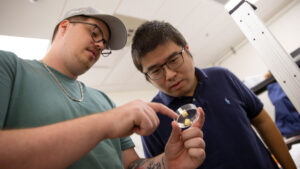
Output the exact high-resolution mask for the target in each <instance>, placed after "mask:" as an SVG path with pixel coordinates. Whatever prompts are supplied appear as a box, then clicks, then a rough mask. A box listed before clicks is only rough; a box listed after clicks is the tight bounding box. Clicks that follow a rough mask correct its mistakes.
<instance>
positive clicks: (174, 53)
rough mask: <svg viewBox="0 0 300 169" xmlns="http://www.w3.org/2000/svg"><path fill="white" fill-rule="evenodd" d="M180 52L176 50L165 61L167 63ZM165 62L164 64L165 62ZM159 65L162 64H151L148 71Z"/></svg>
mask: <svg viewBox="0 0 300 169" xmlns="http://www.w3.org/2000/svg"><path fill="white" fill-rule="evenodd" d="M178 53H179V52H176V51H174V52H173V53H172V54H170V55H169V56H168V57H167V58H166V59H165V62H164V63H166V62H167V61H168V60H170V58H172V57H174V56H175V55H177V54H178ZM164 63H163V64H164ZM159 66H161V65H159V64H155V65H152V66H150V67H148V68H147V71H146V72H149V71H151V70H152V69H154V68H156V67H159Z"/></svg>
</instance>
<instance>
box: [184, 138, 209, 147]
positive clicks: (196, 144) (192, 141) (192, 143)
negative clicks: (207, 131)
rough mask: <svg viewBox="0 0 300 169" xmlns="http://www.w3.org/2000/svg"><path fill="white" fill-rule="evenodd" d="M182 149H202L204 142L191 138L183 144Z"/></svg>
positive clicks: (200, 139)
mask: <svg viewBox="0 0 300 169" xmlns="http://www.w3.org/2000/svg"><path fill="white" fill-rule="evenodd" d="M184 147H185V148H186V149H189V148H204V147H205V142H204V140H203V139H202V138H201V137H197V138H192V139H189V140H187V141H185V142H184Z"/></svg>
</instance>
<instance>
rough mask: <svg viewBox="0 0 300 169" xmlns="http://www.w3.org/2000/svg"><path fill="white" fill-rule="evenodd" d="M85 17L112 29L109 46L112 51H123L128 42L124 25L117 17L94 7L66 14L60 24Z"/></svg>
mask: <svg viewBox="0 0 300 169" xmlns="http://www.w3.org/2000/svg"><path fill="white" fill-rule="evenodd" d="M78 15H84V16H89V17H93V18H96V19H99V20H101V21H104V22H105V23H106V24H107V26H108V27H109V29H110V39H109V42H108V45H109V47H110V49H112V50H118V49H122V48H123V47H124V46H125V44H126V42H127V31H126V27H125V25H124V23H123V22H122V21H121V20H120V19H118V18H117V17H115V16H112V15H108V14H105V13H104V12H102V11H100V10H97V9H95V8H92V7H84V8H74V9H71V10H69V11H68V12H66V14H65V15H64V16H63V18H61V19H60V22H61V21H63V20H65V19H67V18H70V17H72V16H78Z"/></svg>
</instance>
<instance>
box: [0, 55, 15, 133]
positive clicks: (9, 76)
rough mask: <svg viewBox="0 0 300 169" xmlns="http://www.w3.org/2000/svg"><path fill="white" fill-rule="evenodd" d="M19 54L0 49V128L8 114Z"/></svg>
mask: <svg viewBox="0 0 300 169" xmlns="http://www.w3.org/2000/svg"><path fill="white" fill-rule="evenodd" d="M16 65H17V56H16V55H15V54H13V53H10V52H5V51H0V128H3V127H4V125H5V119H6V114H7V111H8V107H9V101H10V97H11V92H12V88H13V84H14V79H15V73H16Z"/></svg>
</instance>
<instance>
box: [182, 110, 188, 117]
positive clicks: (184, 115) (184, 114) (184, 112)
mask: <svg viewBox="0 0 300 169" xmlns="http://www.w3.org/2000/svg"><path fill="white" fill-rule="evenodd" d="M181 115H182V117H186V116H188V115H189V114H188V112H187V111H186V110H183V111H182V113H181Z"/></svg>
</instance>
